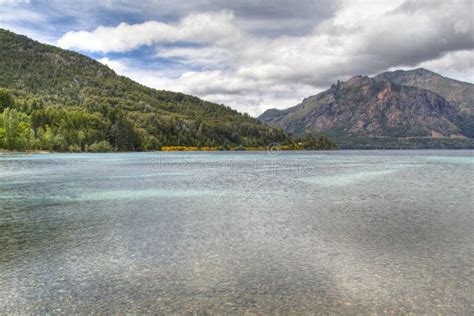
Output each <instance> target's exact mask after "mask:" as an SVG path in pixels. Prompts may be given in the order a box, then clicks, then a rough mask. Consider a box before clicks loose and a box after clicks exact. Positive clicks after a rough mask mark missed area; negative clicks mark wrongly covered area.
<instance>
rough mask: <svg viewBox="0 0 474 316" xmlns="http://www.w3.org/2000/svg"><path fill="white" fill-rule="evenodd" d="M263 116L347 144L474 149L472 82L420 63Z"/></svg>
mask: <svg viewBox="0 0 474 316" xmlns="http://www.w3.org/2000/svg"><path fill="white" fill-rule="evenodd" d="M259 119H260V120H261V121H262V122H264V123H266V124H269V125H271V126H274V127H280V128H283V129H284V130H285V131H286V132H289V133H293V134H297V135H298V134H306V133H310V134H325V135H329V136H332V137H334V138H336V140H338V142H339V143H340V144H341V146H342V147H343V148H474V141H473V137H474V85H473V84H470V83H466V82H461V81H457V80H453V79H450V78H446V77H443V76H441V75H439V74H436V73H434V72H432V71H429V70H426V69H422V68H419V69H414V70H410V71H403V70H398V71H393V72H385V73H382V74H380V75H377V76H375V77H373V78H369V77H366V76H356V77H353V78H351V79H350V80H348V81H346V82H342V81H339V82H337V83H335V84H333V85H332V86H331V88H330V89H328V90H326V91H324V92H321V93H319V94H317V95H314V96H311V97H308V98H306V99H304V100H303V101H302V102H301V103H300V104H298V105H296V106H294V107H291V108H289V109H286V110H277V109H271V110H268V111H266V112H265V113H263V114H262V115H261V116H260V117H259Z"/></svg>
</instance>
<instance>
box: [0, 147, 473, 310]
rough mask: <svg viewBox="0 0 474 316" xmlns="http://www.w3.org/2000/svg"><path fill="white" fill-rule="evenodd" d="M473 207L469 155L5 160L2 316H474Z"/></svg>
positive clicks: (1, 171) (0, 186) (1, 169)
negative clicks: (245, 315)
mask: <svg viewBox="0 0 474 316" xmlns="http://www.w3.org/2000/svg"><path fill="white" fill-rule="evenodd" d="M473 204H474V152H473V151H360V152H359V151H335V152H284V153H280V154H278V155H270V154H267V153H130V154H51V155H30V156H0V249H1V251H0V313H14V312H20V313H45V312H49V313H65V314H66V313H116V312H119V311H120V312H130V313H147V312H148V313H150V312H163V313H181V312H186V311H190V312H197V313H203V312H210V313H242V312H246V311H248V312H257V313H258V312H261V313H289V312H295V313H303V312H310V313H314V312H320V313H331V312H346V313H347V312H349V313H356V312H360V313H366V312H378V313H384V312H396V313H403V312H414V313H428V314H430V313H443V314H446V313H448V314H451V313H457V314H466V313H472V312H474V299H473V297H474V296H473V292H474V259H473V257H474V231H473V227H474V211H473V207H472V205H473Z"/></svg>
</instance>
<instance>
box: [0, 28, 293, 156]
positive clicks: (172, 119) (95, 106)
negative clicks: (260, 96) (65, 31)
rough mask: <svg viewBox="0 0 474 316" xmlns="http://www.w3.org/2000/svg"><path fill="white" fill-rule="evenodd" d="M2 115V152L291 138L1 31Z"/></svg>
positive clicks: (228, 143)
mask: <svg viewBox="0 0 474 316" xmlns="http://www.w3.org/2000/svg"><path fill="white" fill-rule="evenodd" d="M2 100H3V101H2ZM7 108H8V111H7V113H3V115H2V116H1V117H0V148H1V147H6V148H10V149H11V148H14V149H25V148H41V149H53V150H59V151H64V150H85V149H86V147H90V146H91V145H93V144H94V145H98V147H99V148H100V147H103V148H108V147H109V146H110V147H114V148H115V149H116V150H144V149H147V150H155V149H159V148H160V147H162V146H223V147H236V146H265V145H267V144H269V143H272V142H279V143H285V142H287V141H289V139H290V138H289V137H288V135H286V134H285V133H284V132H282V131H281V130H277V129H275V128H271V127H269V126H266V125H264V124H262V123H261V122H260V121H259V120H257V119H255V118H252V117H250V116H249V115H246V114H240V113H238V112H237V111H235V110H232V109H230V108H229V107H226V106H223V105H219V104H215V103H211V102H207V101H203V100H201V99H199V98H197V97H194V96H190V95H186V94H182V93H175V92H170V91H163V90H155V89H151V88H148V87H145V86H142V85H140V84H138V83H136V82H134V81H132V80H130V79H128V78H126V77H123V76H118V75H117V74H116V73H115V72H114V71H112V70H111V69H109V68H108V67H107V66H105V65H103V64H101V63H99V62H97V61H95V60H93V59H91V58H89V57H86V56H84V55H81V54H79V53H75V52H71V51H67V50H63V49H60V48H57V47H54V46H50V45H45V44H41V43H39V42H36V41H34V40H31V39H29V38H27V37H25V36H21V35H17V34H15V33H12V32H10V31H7V30H3V29H0V113H1V112H2V111H3V112H4V111H5V110H6V109H7ZM20 123H23V125H21V124H20ZM7 128H8V129H7ZM30 131H32V133H31V132H30ZM12 133H13V134H12ZM14 133H16V134H14ZM2 139H3V140H2ZM96 147H97V146H96Z"/></svg>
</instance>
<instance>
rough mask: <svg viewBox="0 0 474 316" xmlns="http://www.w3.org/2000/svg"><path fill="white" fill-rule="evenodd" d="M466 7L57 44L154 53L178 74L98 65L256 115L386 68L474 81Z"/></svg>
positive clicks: (372, 10)
mask: <svg viewBox="0 0 474 316" xmlns="http://www.w3.org/2000/svg"><path fill="white" fill-rule="evenodd" d="M470 9H472V3H471V2H470V1H456V2H441V1H439V2H423V1H422V2H413V1H402V0H398V1H377V2H375V1H365V0H360V1H342V2H341V4H340V7H339V10H338V11H336V12H335V14H334V16H332V17H331V18H328V19H326V20H325V21H324V22H322V23H319V22H320V21H319V22H318V23H316V24H315V27H314V28H313V30H312V31H311V32H309V33H306V34H304V35H293V36H288V35H283V34H281V35H280V36H272V37H268V36H265V35H262V34H261V35H258V34H255V33H249V32H248V30H246V28H244V27H242V25H241V22H242V21H240V22H239V21H238V17H237V16H234V15H233V14H232V13H231V12H229V11H219V12H206V13H192V14H189V15H187V16H185V17H184V18H182V19H181V20H180V21H178V22H177V23H163V22H157V21H150V22H145V23H141V24H135V25H128V24H125V23H122V24H120V25H118V26H117V27H103V26H101V27H98V28H96V29H95V30H93V31H91V32H87V31H79V32H69V33H66V34H65V35H64V36H62V37H61V38H60V39H59V41H58V44H59V45H60V46H62V47H66V48H77V49H81V50H88V51H95V52H126V51H130V50H134V49H137V48H138V47H140V46H143V45H147V46H156V48H155V49H156V55H155V56H156V57H160V58H165V59H172V60H173V62H172V63H169V65H170V66H169V67H173V66H175V65H177V64H179V65H180V69H170V70H169V71H168V72H165V71H163V70H159V71H156V70H155V71H153V70H140V69H137V68H135V67H133V66H132V65H131V64H128V65H127V66H124V65H123V64H120V63H118V64H117V63H116V64H114V62H116V61H115V60H110V59H103V60H102V62H104V63H106V64H108V65H109V66H110V67H112V68H113V69H115V70H116V71H117V72H118V73H121V74H125V75H128V76H130V77H131V78H132V79H134V80H137V81H139V82H141V83H143V84H145V85H148V86H151V87H155V88H158V89H168V90H175V91H182V92H185V93H190V94H195V95H198V96H200V97H203V98H206V99H208V100H211V101H216V102H225V103H226V104H229V105H231V106H232V107H234V108H236V109H239V110H241V111H245V112H249V113H251V114H254V115H255V114H259V113H260V112H262V111H263V110H265V109H267V108H270V107H276V108H284V107H288V106H291V105H295V104H296V103H298V102H299V101H300V100H301V99H302V98H304V97H307V96H308V95H311V94H314V93H316V92H318V91H320V90H322V89H326V88H327V87H328V86H329V85H330V84H331V83H332V82H334V81H336V80H338V79H341V80H346V79H348V78H350V77H351V76H353V75H357V74H367V75H371V74H376V73H379V72H382V71H385V70H387V69H390V68H407V67H419V66H423V67H426V68H429V69H432V70H434V71H439V72H440V73H441V74H445V75H448V76H450V75H452V76H454V77H455V78H456V77H458V78H460V79H461V80H469V81H473V80H472V77H471V78H469V74H472V73H473V70H474V69H473V65H472V54H473V50H474V39H473V36H472V34H473V31H474V29H473V22H472V18H471V16H470V14H471V10H470ZM182 42H187V43H188V44H189V43H192V44H193V45H192V46H191V47H190V46H189V45H185V46H183V45H182ZM166 65H168V64H166ZM186 67H188V68H187V69H186ZM196 69H198V70H196ZM170 73H171V74H170Z"/></svg>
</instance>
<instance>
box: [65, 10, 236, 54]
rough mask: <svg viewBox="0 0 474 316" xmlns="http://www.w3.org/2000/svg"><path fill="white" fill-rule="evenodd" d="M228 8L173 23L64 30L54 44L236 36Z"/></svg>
mask: <svg viewBox="0 0 474 316" xmlns="http://www.w3.org/2000/svg"><path fill="white" fill-rule="evenodd" d="M233 19H234V16H233V14H232V13H231V12H229V11H220V12H210V13H192V14H190V15H188V16H186V17H185V18H184V19H182V20H181V21H180V22H179V23H177V24H167V23H162V22H157V21H148V22H144V23H141V24H134V25H129V24H127V23H120V24H119V25H118V26H117V27H105V26H99V27H98V28H96V29H95V30H94V31H92V32H87V31H78V32H75V31H72V32H68V33H66V34H64V35H63V36H62V37H61V38H60V39H59V40H58V45H59V46H60V47H62V48H76V49H81V50H86V51H91V52H103V53H107V52H125V51H130V50H133V49H136V48H139V47H140V46H143V45H148V46H149V45H153V44H156V43H176V42H181V41H186V42H193V43H220V42H228V41H230V40H237V39H238V37H239V33H240V31H239V29H238V28H236V27H235V26H234V25H233V23H232V20H233Z"/></svg>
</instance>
